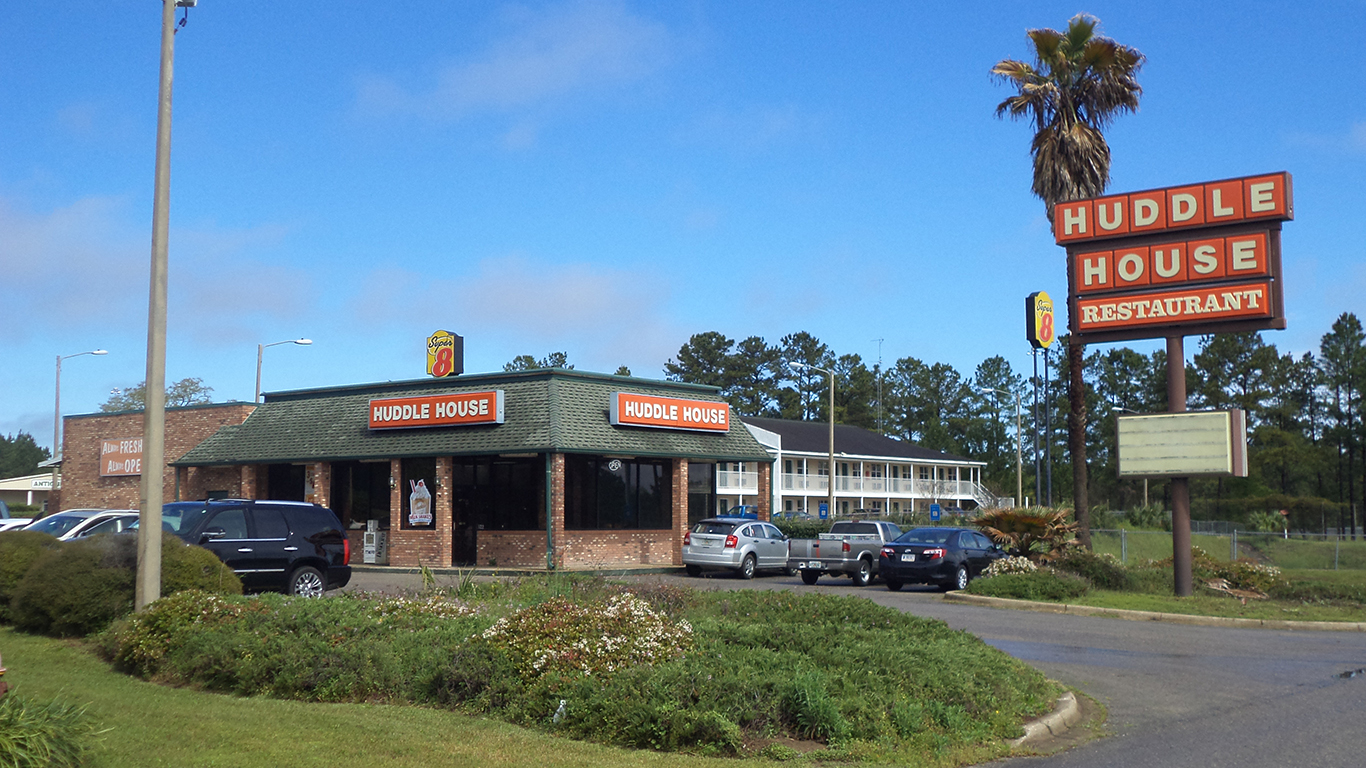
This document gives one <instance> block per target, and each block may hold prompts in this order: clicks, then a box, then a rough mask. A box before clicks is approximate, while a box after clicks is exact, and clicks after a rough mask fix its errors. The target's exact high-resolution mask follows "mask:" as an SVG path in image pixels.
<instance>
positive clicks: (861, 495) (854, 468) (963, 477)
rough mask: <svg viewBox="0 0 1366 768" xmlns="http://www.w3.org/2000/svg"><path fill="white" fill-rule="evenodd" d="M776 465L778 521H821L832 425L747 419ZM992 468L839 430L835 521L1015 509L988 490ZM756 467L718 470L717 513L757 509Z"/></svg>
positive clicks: (850, 428) (861, 431)
mask: <svg viewBox="0 0 1366 768" xmlns="http://www.w3.org/2000/svg"><path fill="white" fill-rule="evenodd" d="M740 419H741V421H742V422H744V424H745V426H746V427H748V428H749V431H750V432H751V433H753V434H754V437H755V438H756V439H758V441H759V443H760V444H761V445H763V446H764V447H765V448H766V449H767V450H768V452H769V455H770V456H772V457H773V460H774V470H773V475H772V476H773V478H774V488H773V489H772V493H773V509H774V510H775V515H778V514H785V513H794V514H801V513H806V514H809V515H810V516H811V517H818V516H819V509H820V504H821V503H823V502H825V501H826V499H827V497H828V492H829V491H828V489H829V485H828V480H829V475H830V469H829V463H830V459H829V457H830V425H829V423H827V422H815V421H789V420H787V419H766V418H757V417H749V416H744V417H740ZM985 467H986V462H983V461H972V460H971V459H966V458H963V457H962V456H953V455H951V454H947V453H944V452H942V451H934V450H930V449H928V448H922V447H920V446H918V445H916V444H914V443H908V442H905V441H902V440H893V439H892V438H889V437H884V436H882V435H879V434H877V433H876V432H871V431H869V430H866V429H862V428H860V427H853V426H848V425H844V424H836V425H835V514H836V515H837V516H838V515H848V514H850V513H851V512H853V511H855V510H860V509H861V510H867V511H869V512H874V513H880V514H898V513H904V512H913V511H918V512H925V511H928V510H929V508H930V505H931V504H940V505H942V506H943V507H944V508H945V509H951V508H955V507H958V508H962V509H975V508H977V507H1002V506H1003V507H1009V506H1013V505H1014V500H1013V499H1010V498H1004V499H1003V498H1000V497H997V496H996V495H994V494H992V493H991V492H990V491H989V490H987V489H986V487H985V486H983V485H982V470H983V469H984V468H985ZM762 492H763V489H761V488H760V487H759V473H758V467H757V466H756V465H754V464H753V463H723V464H719V465H718V466H717V473H716V496H717V506H718V507H719V510H718V511H725V510H726V509H729V508H730V507H733V506H736V505H745V504H754V503H755V501H756V498H757V496H758V494H759V493H762Z"/></svg>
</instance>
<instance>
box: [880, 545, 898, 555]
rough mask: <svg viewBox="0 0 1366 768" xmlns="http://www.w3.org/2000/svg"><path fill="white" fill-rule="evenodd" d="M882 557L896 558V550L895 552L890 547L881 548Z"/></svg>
mask: <svg viewBox="0 0 1366 768" xmlns="http://www.w3.org/2000/svg"><path fill="white" fill-rule="evenodd" d="M882 556H883V557H896V550H895V549H892V548H891V547H883V548H882Z"/></svg>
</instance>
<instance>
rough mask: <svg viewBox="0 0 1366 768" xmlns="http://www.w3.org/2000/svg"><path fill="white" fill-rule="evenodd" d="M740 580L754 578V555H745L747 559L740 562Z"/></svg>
mask: <svg viewBox="0 0 1366 768" xmlns="http://www.w3.org/2000/svg"><path fill="white" fill-rule="evenodd" d="M740 578H742V579H752V578H754V555H752V554H750V555H745V559H744V560H741V561H740Z"/></svg>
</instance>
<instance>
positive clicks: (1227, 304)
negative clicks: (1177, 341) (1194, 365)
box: [1077, 282, 1273, 333]
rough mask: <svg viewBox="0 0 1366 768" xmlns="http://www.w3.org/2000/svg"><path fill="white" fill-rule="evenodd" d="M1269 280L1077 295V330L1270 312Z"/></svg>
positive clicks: (1135, 326) (1094, 329)
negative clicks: (1107, 294)
mask: <svg viewBox="0 0 1366 768" xmlns="http://www.w3.org/2000/svg"><path fill="white" fill-rule="evenodd" d="M1272 309H1273V308H1272V306H1271V284H1270V283H1268V282H1254V283H1239V284H1226V285H1215V286H1205V287H1200V288H1188V289H1186V290H1177V291H1170V290H1168V291H1160V292H1144V293H1129V294H1124V295H1122V296H1113V295H1112V296H1106V297H1103V298H1101V297H1097V298H1079V299H1077V313H1078V323H1077V330H1078V331H1079V332H1081V333H1088V332H1093V331H1109V330H1117V329H1126V330H1127V329H1131V328H1144V327H1147V326H1153V325H1171V324H1173V323H1181V322H1187V321H1200V322H1213V321H1220V320H1234V319H1249V318H1251V319H1255V318H1263V317H1271V316H1272Z"/></svg>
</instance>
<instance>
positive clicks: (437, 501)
mask: <svg viewBox="0 0 1366 768" xmlns="http://www.w3.org/2000/svg"><path fill="white" fill-rule="evenodd" d="M451 501H452V499H451V457H449V456H439V457H437V459H436V496H435V497H434V498H433V499H432V515H433V516H434V517H435V518H436V541H437V547H438V549H437V555H436V563H437V565H439V566H442V567H445V568H449V567H450V566H451V560H452V558H453V556H454V554H455V509H454V507H453V506H452V504H451Z"/></svg>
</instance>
